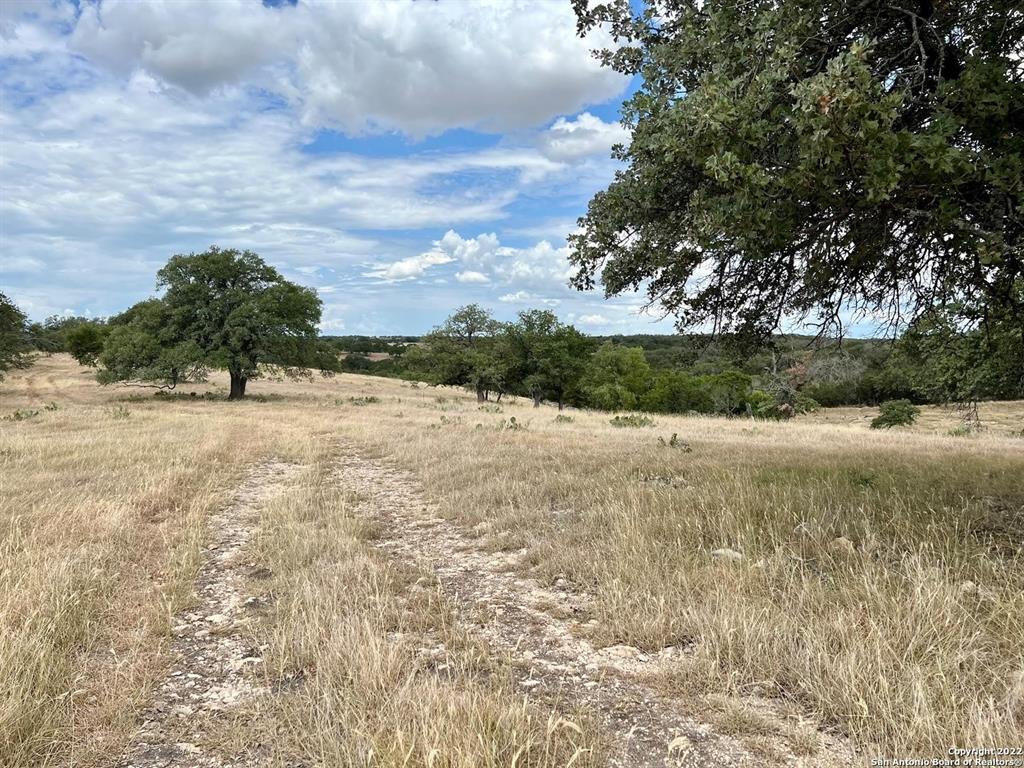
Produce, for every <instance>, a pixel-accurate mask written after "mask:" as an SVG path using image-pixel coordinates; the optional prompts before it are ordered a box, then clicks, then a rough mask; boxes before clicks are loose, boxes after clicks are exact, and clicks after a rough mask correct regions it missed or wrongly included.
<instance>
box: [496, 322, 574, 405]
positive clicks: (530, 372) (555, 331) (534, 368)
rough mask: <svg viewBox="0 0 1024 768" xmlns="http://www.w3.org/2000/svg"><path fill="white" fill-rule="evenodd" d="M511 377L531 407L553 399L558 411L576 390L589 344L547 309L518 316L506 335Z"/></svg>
mask: <svg viewBox="0 0 1024 768" xmlns="http://www.w3.org/2000/svg"><path fill="white" fill-rule="evenodd" d="M508 350H509V354H510V355H511V356H512V360H513V363H512V365H511V370H512V371H513V373H512V374H511V375H512V376H513V377H514V381H515V382H516V383H517V384H518V386H519V388H520V389H521V390H522V391H525V392H526V394H528V395H529V396H530V397H531V398H532V399H533V404H534V407H538V406H540V404H541V402H542V401H544V400H545V399H547V400H554V401H555V402H556V403H558V408H559V410H561V409H562V408H563V407H564V406H565V403H566V400H567V399H568V398H569V396H570V395H572V394H574V393H575V392H576V391H577V389H578V387H579V382H580V379H581V377H582V376H583V371H584V369H585V368H586V365H587V359H588V357H589V356H590V350H591V342H590V340H589V339H587V338H586V337H585V336H584V335H583V334H581V333H580V332H579V331H577V330H576V329H575V328H574V327H572V326H571V325H564V324H562V323H561V322H560V321H559V320H558V318H557V317H556V316H555V314H554V312H551V311H549V310H541V309H531V310H527V311H525V312H520V313H519V320H518V322H516V323H515V324H514V325H512V326H511V327H510V329H509V332H508Z"/></svg>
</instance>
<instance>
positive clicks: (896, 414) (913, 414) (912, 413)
mask: <svg viewBox="0 0 1024 768" xmlns="http://www.w3.org/2000/svg"><path fill="white" fill-rule="evenodd" d="M879 411H880V412H879V414H878V416H876V417H875V418H874V419H872V420H871V428H872V429H889V428H890V427H906V426H910V425H911V424H913V423H914V422H915V421H917V417H918V416H919V415H920V413H921V409H920V408H918V407H917V406H916V405H914V404H913V403H912V402H910V401H909V400H887V401H886V402H884V403H882V405H881V406H880V407H879Z"/></svg>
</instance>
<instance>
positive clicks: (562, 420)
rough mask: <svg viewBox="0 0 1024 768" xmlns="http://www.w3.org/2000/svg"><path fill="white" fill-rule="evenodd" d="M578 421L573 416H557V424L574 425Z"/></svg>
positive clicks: (561, 414)
mask: <svg viewBox="0 0 1024 768" xmlns="http://www.w3.org/2000/svg"><path fill="white" fill-rule="evenodd" d="M574 421H576V419H575V418H574V417H572V416H566V415H565V414H564V413H560V414H558V415H557V416H555V424H572V423H573V422H574Z"/></svg>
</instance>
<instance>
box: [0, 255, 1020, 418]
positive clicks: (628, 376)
mask: <svg viewBox="0 0 1024 768" xmlns="http://www.w3.org/2000/svg"><path fill="white" fill-rule="evenodd" d="M168 266H169V267H173V269H168V268H165V270H161V278H160V279H161V280H166V281H169V282H168V283H166V287H167V288H168V290H167V291H166V293H165V295H164V297H163V298H161V299H150V300H147V301H144V302H140V303H139V304H136V305H135V306H133V307H131V308H129V309H128V310H126V311H125V312H123V313H121V314H119V315H116V316H114V317H111V318H109V319H105V320H95V319H88V318H83V317H63V318H56V317H53V318H49V319H47V320H45V321H44V322H42V323H28V322H27V321H26V320H25V316H24V314H22V313H21V312H20V311H19V310H18V309H17V307H15V306H14V304H13V303H12V302H10V301H9V300H7V299H6V298H5V297H2V296H0V374H2V372H3V370H8V369H11V368H16V367H24V366H26V365H27V364H28V363H29V362H30V359H31V354H30V353H31V352H32V351H33V350H36V351H41V352H68V353H70V354H71V355H73V356H74V357H75V358H76V359H77V360H78V361H79V362H80V363H82V364H83V365H88V366H93V367H96V368H98V377H99V379H100V380H101V381H104V382H112V381H121V382H135V383H143V382H145V383H148V384H150V385H152V386H159V387H163V388H173V387H175V386H176V385H177V384H179V383H185V382H189V381H196V380H200V379H202V378H204V377H205V375H206V373H207V371H208V370H209V369H211V368H218V367H219V368H226V369H227V370H228V371H229V372H230V373H231V375H232V394H233V396H235V397H241V396H243V395H244V386H245V382H247V381H248V380H249V379H250V378H253V377H256V376H259V375H262V374H264V373H266V372H267V371H270V370H276V371H280V372H284V373H286V374H289V375H300V374H304V373H306V372H308V371H310V370H313V369H317V370H321V371H325V372H331V371H347V372H354V373H364V374H370V375H379V376H390V377H396V378H403V379H415V380H420V381H427V382H430V383H433V384H438V385H450V386H461V387H466V388H468V389H471V390H472V391H474V392H475V393H476V396H477V398H478V399H479V400H480V401H481V402H487V401H500V400H501V399H502V398H505V397H507V396H510V395H512V396H520V397H529V398H531V399H532V400H533V401H534V402H535V403H536V404H540V403H542V402H544V401H549V402H552V403H555V404H557V405H559V406H566V405H571V406H577V407H587V408H597V409H602V410H609V411H615V410H644V411H650V412H661V413H685V412H691V411H692V412H698V413H714V414H725V415H737V414H752V415H755V416H762V417H780V416H787V415H791V414H795V413H799V412H802V411H806V410H810V409H813V408H815V407H817V406H819V405H821V406H838V405H878V404H880V403H882V402H886V401H891V400H908V401H910V402H911V403H915V404H924V403H970V402H977V401H980V400H990V399H1001V400H1006V399H1024V331H1022V329H1021V328H1020V327H1019V326H1018V325H1017V324H1015V323H1013V322H1011V321H1010V320H1009V319H1007V320H1006V321H1004V322H999V319H998V318H993V320H992V321H991V322H990V323H989V324H988V326H987V327H980V326H979V327H975V328H973V329H964V328H963V327H962V326H961V325H959V324H958V323H957V320H956V317H957V313H956V310H955V308H954V309H950V310H948V311H941V310H939V311H933V312H929V313H926V314H924V315H922V316H921V317H920V318H919V319H918V320H917V321H916V322H914V323H913V324H912V325H911V326H910V328H909V329H908V330H907V331H906V332H905V333H904V334H903V336H901V337H900V338H899V339H897V340H896V341H889V340H878V339H849V340H844V341H842V342H841V343H839V342H831V343H828V344H822V343H814V339H812V338H811V337H807V336H793V335H788V336H775V337H773V338H772V340H771V342H770V343H769V344H767V345H764V346H761V347H758V348H756V349H750V348H749V347H747V346H744V345H741V344H738V343H734V340H733V339H731V338H730V337H728V336H720V337H717V338H712V337H710V336H702V335H636V336H606V337H589V336H584V335H583V334H581V333H580V332H579V331H578V330H576V329H575V328H574V327H573V326H571V325H568V324H565V323H563V322H561V321H560V320H559V319H558V317H557V316H556V315H555V314H554V313H552V312H550V311H547V310H528V311H525V312H521V313H520V314H519V316H518V317H517V318H516V320H515V321H513V322H500V321H498V320H495V319H494V318H493V316H492V315H491V314H490V313H489V312H487V311H486V310H485V309H483V308H481V307H480V306H478V305H475V304H473V305H469V306H466V307H462V308H461V309H459V310H457V311H456V312H454V313H453V314H452V315H451V316H450V317H449V318H448V319H447V320H446V321H445V322H444V323H443V324H441V325H440V326H439V327H437V328H435V329H434V330H433V331H431V332H430V333H428V334H427V335H425V336H422V337H415V336H391V337H381V338H376V337H368V336H339V337H318V336H317V335H316V319H315V318H316V317H318V316H319V300H318V299H316V297H315V295H313V294H312V293H311V292H308V291H307V290H306V289H300V288H298V287H297V286H291V284H289V283H286V281H283V280H282V279H281V278H280V276H279V275H278V274H277V273H276V272H274V271H272V268H270V267H266V265H264V264H262V262H261V261H258V257H255V255H254V254H249V255H248V256H247V255H246V254H242V253H238V252H234V251H218V250H216V249H214V250H212V251H211V252H208V253H206V254H198V255H196V254H192V255H190V256H184V257H175V258H174V259H172V261H171V262H170V263H169V265H168ZM266 270H271V271H266ZM232 284H233V285H234V286H235V287H234V288H231V289H229V288H225V287H224V286H228V285H232ZM176 286H183V287H187V288H188V295H187V296H186V295H183V293H182V291H181V290H179V289H178V288H177V287H176ZM288 286H290V287H288ZM374 353H377V354H378V355H380V354H383V355H386V356H384V357H382V358H380V359H371V358H370V357H369V355H371V354H374Z"/></svg>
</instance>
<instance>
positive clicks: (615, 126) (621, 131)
mask: <svg viewBox="0 0 1024 768" xmlns="http://www.w3.org/2000/svg"><path fill="white" fill-rule="evenodd" d="M629 137H630V134H629V131H628V130H626V129H625V128H624V127H623V126H622V125H621V124H619V123H606V122H604V121H603V120H602V119H601V118H599V117H595V116H594V115H592V114H590V113H589V112H582V113H580V114H579V115H577V116H576V118H575V119H573V120H567V119H565V118H564V117H560V118H558V120H556V121H555V124H554V125H552V126H551V127H550V128H549V129H548V130H547V131H545V132H544V134H543V135H542V136H541V137H540V142H539V145H540V148H541V151H542V152H543V153H544V154H545V155H546V156H547V157H549V158H551V159H552V160H557V161H559V162H568V163H574V162H579V161H580V160H583V159H584V158H586V157H588V156H591V155H604V156H608V154H609V153H610V152H611V148H612V146H613V145H615V144H624V143H628V142H629Z"/></svg>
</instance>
